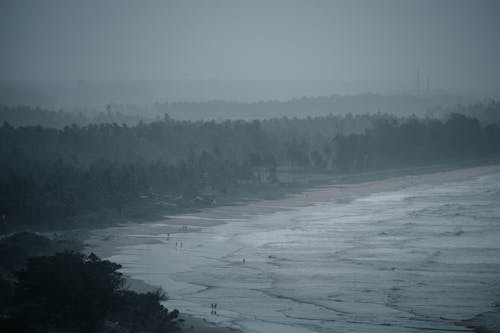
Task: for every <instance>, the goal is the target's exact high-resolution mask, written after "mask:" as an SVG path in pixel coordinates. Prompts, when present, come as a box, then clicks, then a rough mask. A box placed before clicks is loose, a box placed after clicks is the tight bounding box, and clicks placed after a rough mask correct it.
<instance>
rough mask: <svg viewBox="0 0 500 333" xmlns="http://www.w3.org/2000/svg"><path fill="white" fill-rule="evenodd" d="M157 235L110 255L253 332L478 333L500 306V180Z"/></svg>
mask: <svg viewBox="0 0 500 333" xmlns="http://www.w3.org/2000/svg"><path fill="white" fill-rule="evenodd" d="M184 218H186V219H189V218H190V217H189V216H185V217H184ZM131 236H133V235H131ZM154 236H155V237H157V238H158V239H159V240H161V243H159V244H148V245H135V246H128V247H123V248H121V249H120V250H119V252H118V253H117V254H116V255H114V256H112V257H111V258H110V259H111V260H113V261H116V262H118V263H120V264H122V265H123V272H124V273H126V274H128V275H130V276H132V277H134V278H137V279H142V280H144V281H146V282H149V283H152V284H155V285H161V286H162V287H163V288H164V289H165V290H166V291H167V294H168V295H169V297H170V299H169V300H168V301H166V302H165V304H164V305H165V306H166V307H167V308H169V309H173V308H178V309H179V310H180V311H181V312H185V313H189V314H193V315H195V316H199V317H202V318H206V319H207V320H209V321H213V322H217V323H220V324H222V325H226V326H231V327H235V328H239V329H241V330H243V331H244V332H266V333H267V332H422V331H427V330H432V331H447V332H449V331H452V332H455V331H456V332H468V331H470V330H469V329H468V328H466V327H465V326H464V325H463V323H462V321H463V320H466V319H470V318H472V317H474V316H475V315H477V314H480V313H482V312H486V311H490V310H492V309H493V307H494V305H495V304H498V303H496V302H499V300H500V298H499V296H500V173H495V174H490V175H487V176H482V177H479V178H474V179H471V180H468V181H461V182H454V183H444V184H436V185H415V186H412V187H408V188H405V189H402V190H398V191H391V192H382V193H375V194H371V195H367V196H360V197H347V198H337V199H335V200H333V199H332V200H330V201H329V202H319V203H315V204H313V205H311V206H307V207H298V208H295V209H289V210H284V211H281V212H277V213H273V214H266V215H254V216H241V217H238V218H237V219H234V220H231V219H229V220H227V221H226V223H225V224H222V225H218V226H214V227H207V228H202V230H201V231H200V232H192V233H182V234H171V235H170V239H167V237H166V235H161V234H160V235H154ZM181 242H182V247H181V246H180V243H181ZM176 243H177V245H176ZM243 259H244V260H245V262H243ZM212 303H217V313H216V314H213V313H212V311H211V304H212Z"/></svg>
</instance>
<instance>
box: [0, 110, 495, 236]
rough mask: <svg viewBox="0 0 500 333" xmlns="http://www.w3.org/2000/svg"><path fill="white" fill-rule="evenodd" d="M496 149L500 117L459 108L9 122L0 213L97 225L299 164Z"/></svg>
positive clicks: (212, 195)
mask: <svg viewBox="0 0 500 333" xmlns="http://www.w3.org/2000/svg"><path fill="white" fill-rule="evenodd" d="M497 106H498V104H496V103H492V104H491V107H488V109H487V110H490V109H491V110H494V109H495V108H496V107H497ZM474 110H476V109H474ZM499 148H500V129H499V127H498V125H496V124H489V125H483V124H482V123H481V122H480V121H479V120H477V119H475V118H471V117H468V116H464V115H460V114H452V115H451V116H449V117H448V118H447V119H446V120H439V119H433V118H424V119H420V118H417V117H415V116H412V117H407V118H398V117H395V116H391V115H382V114H375V115H355V116H353V115H347V116H326V117H318V118H306V119H289V118H280V119H270V120H263V121H251V122H247V121H229V120H228V121H224V122H214V121H211V122H206V121H195V122H190V121H177V120H173V119H171V118H170V117H168V116H165V117H164V119H163V120H161V121H154V122H150V123H139V124H138V125H135V126H127V125H118V124H115V123H111V124H110V123H103V124H91V125H85V126H77V125H72V126H66V127H64V128H62V129H56V128H46V127H41V126H21V127H14V126H11V125H10V124H8V123H7V122H5V123H4V124H3V125H2V126H1V127H0V161H1V163H0V191H1V192H2V193H4V195H3V196H2V197H1V199H0V212H1V213H2V215H3V216H5V221H7V223H8V226H9V228H17V227H21V226H23V225H35V226H36V225H39V226H42V225H46V224H50V225H59V226H61V225H63V226H66V227H68V226H72V225H81V224H82V223H83V224H89V223H90V224H99V223H103V221H105V220H106V216H107V215H109V214H112V215H117V216H121V214H123V213H125V214H129V213H130V209H131V208H133V207H137V206H141V205H144V204H146V203H149V204H152V203H153V204H154V205H156V207H157V208H158V207H159V208H161V209H164V210H171V209H180V208H183V207H184V208H189V207H201V206H207V205H212V204H214V203H215V202H216V200H217V199H223V198H225V197H230V196H231V195H232V194H234V193H235V191H237V190H241V189H244V188H245V187H249V186H252V185H259V186H261V187H264V188H265V187H266V186H279V185H280V184H283V183H284V182H286V177H284V176H283V175H285V174H286V173H287V172H289V171H290V170H292V171H293V170H295V171H299V172H326V173H329V174H339V173H350V172H363V171H373V170H384V169H389V168H398V167H411V166H422V165H429V164H436V163H446V162H460V161H464V160H481V159H485V158H494V157H498V156H499V155H500V149H499ZM5 221H4V222H5Z"/></svg>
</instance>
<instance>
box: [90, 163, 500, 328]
mask: <svg viewBox="0 0 500 333" xmlns="http://www.w3.org/2000/svg"><path fill="white" fill-rule="evenodd" d="M498 171H500V164H496V165H488V166H479V167H472V168H462V169H456V170H451V171H439V172H433V173H428V174H418V175H405V176H396V177H390V178H385V179H379V180H371V181H364V182H363V181H360V182H352V183H342V184H333V185H323V186H317V187H314V188H309V189H305V190H304V191H302V192H300V193H294V194H290V195H288V196H286V197H283V198H278V199H258V200H251V201H245V202H240V203H235V204H232V205H226V206H218V207H212V208H206V209H202V210H200V211H198V212H193V213H187V214H182V215H170V216H165V218H164V219H162V220H158V221H154V222H143V223H125V224H121V225H119V226H113V227H108V228H103V229H97V230H91V231H90V235H89V237H88V239H87V240H86V241H85V247H86V248H85V252H91V251H92V252H95V253H96V254H97V255H98V256H100V257H102V258H104V259H105V258H109V257H110V256H112V255H113V254H116V253H117V252H118V251H119V250H120V248H122V247H127V246H133V245H140V244H155V243H160V242H161V241H160V238H164V237H165V235H166V234H167V233H170V234H172V235H174V234H177V233H190V232H199V231H201V230H202V229H204V228H209V227H212V226H216V225H220V224H225V223H229V222H230V221H232V222H233V223H234V222H237V221H238V217H239V218H240V219H241V218H242V217H248V216H255V215H266V214H272V213H275V212H278V211H284V210H291V209H294V208H296V207H306V206H310V205H313V204H315V203H320V202H327V201H340V202H342V200H352V199H353V198H356V197H360V196H365V195H370V194H373V193H380V192H386V191H394V190H399V189H404V188H407V187H411V186H416V185H423V184H440V183H447V182H457V181H462V180H467V179H471V178H476V177H480V176H483V175H487V174H490V173H494V172H498ZM127 283H128V284H129V287H130V288H131V289H133V290H136V291H140V292H147V291H152V290H154V289H156V288H158V287H156V286H152V285H149V284H148V283H146V282H144V281H141V280H136V279H130V278H128V280H127ZM166 292H167V293H168V290H167V291H166ZM179 310H180V311H181V314H182V309H179ZM181 318H183V319H184V321H183V322H182V324H181V329H182V330H190V331H192V332H199V333H216V332H217V333H229V332H239V331H238V330H235V329H234V328H228V327H222V326H217V324H213V323H211V322H208V321H206V320H205V319H201V318H197V317H194V316H192V315H189V314H182V316H181Z"/></svg>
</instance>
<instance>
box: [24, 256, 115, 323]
mask: <svg viewBox="0 0 500 333" xmlns="http://www.w3.org/2000/svg"><path fill="white" fill-rule="evenodd" d="M119 268H120V265H118V264H114V263H111V262H109V261H101V260H99V259H98V258H97V257H95V256H88V257H87V256H84V255H83V254H80V253H74V252H66V253H59V254H56V255H54V256H48V257H34V258H30V259H29V260H28V263H27V265H26V268H25V269H23V270H21V271H18V272H16V277H17V281H18V282H17V288H16V298H15V304H14V305H15V306H18V309H17V311H15V312H14V313H15V315H14V319H15V320H16V321H20V322H26V323H30V325H35V326H37V325H41V326H61V327H64V326H70V327H73V328H74V329H78V331H81V332H94V331H97V330H98V328H99V327H100V326H101V325H102V321H103V320H104V318H105V317H106V315H107V314H108V312H109V310H110V309H111V306H112V304H113V297H114V295H115V294H116V293H117V292H118V291H119V290H120V288H121V286H122V277H121V274H120V273H118V272H117V270H118V269H119Z"/></svg>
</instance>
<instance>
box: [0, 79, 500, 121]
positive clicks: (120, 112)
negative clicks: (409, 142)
mask: <svg viewBox="0 0 500 333" xmlns="http://www.w3.org/2000/svg"><path fill="white" fill-rule="evenodd" d="M0 90H1V89H0ZM27 102H28V103H29V100H27ZM471 103H473V101H472V100H470V99H466V98H463V97H459V96H453V95H444V94H442V95H440V94H420V95H415V94H394V95H378V94H359V95H331V96H323V97H303V98H299V99H292V100H289V101H261V102H253V103H244V102H228V101H207V102H170V103H153V104H147V105H136V104H117V103H110V104H107V105H106V106H105V107H104V108H99V109H95V108H91V107H87V108H72V109H64V110H58V111H51V110H47V109H44V108H40V107H30V106H18V105H16V104H10V105H9V106H8V105H3V106H2V105H0V119H1V120H2V121H7V122H9V123H10V124H11V125H12V126H36V125H40V126H44V127H54V128H63V127H64V126H70V125H72V124H77V125H79V126H84V125H89V124H95V123H118V124H127V125H129V126H131V125H137V124H138V123H139V122H140V121H144V122H150V121H154V120H159V119H162V118H163V115H164V114H169V115H170V116H171V117H172V118H173V119H176V120H190V121H197V120H205V121H209V120H215V121H218V122H221V121H223V120H255V119H259V120H263V119H273V118H282V117H288V118H294V117H297V118H305V117H307V116H309V117H313V118H314V117H326V116H328V115H335V116H343V115H346V114H349V113H350V114H352V115H364V114H376V113H387V114H397V115H399V116H410V115H412V114H415V115H417V116H418V117H425V116H428V115H431V114H432V115H435V116H438V117H443V116H445V115H448V114H451V113H463V114H465V115H470V116H474V117H477V118H478V119H479V120H480V121H481V122H483V119H488V118H490V119H491V117H490V116H491V115H494V117H495V119H496V120H495V121H496V122H497V124H499V123H498V121H499V116H498V109H499V103H498V102H495V101H492V102H487V103H479V104H472V105H471ZM49 104H50V103H49ZM32 105H38V104H37V103H34V104H33V103H32ZM457 105H462V106H457ZM495 110H496V111H495Z"/></svg>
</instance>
